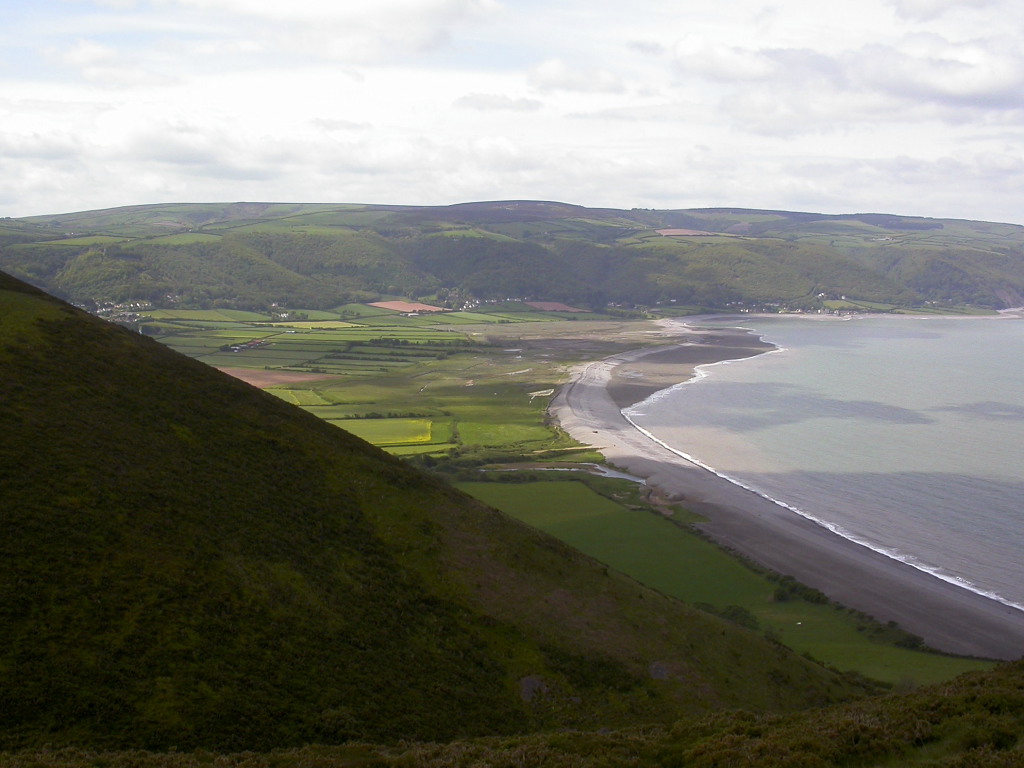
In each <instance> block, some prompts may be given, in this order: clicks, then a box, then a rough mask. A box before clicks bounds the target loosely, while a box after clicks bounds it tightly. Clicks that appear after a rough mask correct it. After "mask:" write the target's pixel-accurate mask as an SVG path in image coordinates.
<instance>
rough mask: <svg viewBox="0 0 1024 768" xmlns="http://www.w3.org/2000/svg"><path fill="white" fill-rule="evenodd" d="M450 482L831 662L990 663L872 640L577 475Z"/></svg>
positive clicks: (879, 666) (948, 669) (613, 485)
mask: <svg viewBox="0 0 1024 768" xmlns="http://www.w3.org/2000/svg"><path fill="white" fill-rule="evenodd" d="M589 482H590V483H594V481H589ZM602 482H603V485H604V486H605V487H606V490H607V492H609V493H612V494H614V495H618V496H619V497H620V498H622V499H623V500H629V499H631V497H632V496H633V491H631V489H629V488H628V487H627V486H624V485H623V484H624V483H627V481H602ZM459 487H460V488H461V489H462V490H464V491H466V492H467V493H470V494H471V495H473V496H476V497H477V498H479V499H481V500H482V501H485V502H487V503H488V504H491V505H493V506H495V507H497V508H498V509H501V510H502V511H503V512H506V513H507V514H510V515H512V516H513V517H515V518H517V519H519V520H522V521H523V522H526V523H529V524H530V525H532V526H534V527H536V528H539V529H541V530H543V531H545V532H546V533H550V534H552V535H554V536H557V537H558V538H560V539H562V540H563V541H565V542H566V543H568V544H571V545H572V546H574V547H576V548H578V549H580V550H581V551H583V552H586V553H587V554H589V555H591V556H593V557H595V558H597V559H598V560H600V561H601V562H603V563H607V564H608V565H609V566H611V567H613V568H615V569H616V570H619V571H622V572H623V573H626V574H628V575H630V576H632V577H633V578H635V579H637V580H638V581H640V582H641V583H643V584H645V585H647V586H649V587H653V588H654V589H657V590H658V591H660V592H663V593H664V594H667V595H671V596H672V597H678V598H680V599H682V600H685V601H687V602H690V603H694V604H701V603H706V604H710V605H711V606H713V607H714V608H715V609H717V610H718V611H719V612H727V611H728V609H729V608H730V606H738V607H740V608H742V609H744V610H745V611H747V612H749V614H750V615H751V616H753V617H754V618H755V619H756V620H757V625H758V626H759V628H760V629H762V630H763V631H768V632H769V633H770V634H771V635H772V636H774V637H777V638H778V639H780V640H781V641H782V642H783V643H785V644H786V645H788V646H789V647H791V648H793V649H794V650H797V651H799V652H801V653H808V654H810V655H811V656H813V657H814V658H816V659H819V660H821V661H823V662H825V663H826V664H829V665H831V666H833V667H836V668H838V669H843V670H856V671H857V672H859V673H861V674H864V675H866V676H869V677H871V678H873V679H877V680H882V681H884V682H888V683H890V684H893V685H901V686H916V685H921V684H925V683H933V682H939V681H942V680H948V679H949V678H951V677H953V676H955V675H957V674H960V673H962V672H966V671H971V670H978V669H985V668H988V667H990V666H991V664H990V663H988V662H983V661H975V660H969V659H959V658H953V657H949V656H944V655H940V654H934V653H925V652H919V651H912V650H908V649H905V648H899V647H896V646H894V645H892V644H891V643H886V642H879V641H877V640H874V639H872V637H871V635H870V634H869V633H867V632H866V631H859V630H858V626H861V627H864V628H865V629H866V630H867V629H870V627H871V626H872V625H871V623H870V622H867V621H865V620H864V619H863V618H860V617H858V616H856V615H854V614H851V613H849V612H847V611H845V610H843V609H841V608H838V607H836V606H834V605H831V604H814V603H810V602H807V601H805V600H799V599H793V600H786V601H779V600H777V599H775V595H776V592H777V590H778V587H779V585H778V583H777V582H776V581H773V580H771V579H770V578H768V577H767V576H766V575H765V574H764V573H763V572H759V571H756V570H753V569H751V568H748V567H747V566H745V565H744V564H743V563H741V562H740V561H739V560H737V559H735V558H734V557H732V556H730V555H728V554H726V553H725V552H723V551H722V550H721V549H719V548H718V547H717V546H715V545H714V544H712V543H710V542H708V541H707V540H705V539H704V538H702V537H701V536H699V535H697V534H696V533H693V532H692V531H690V530H688V529H687V527H686V526H685V525H680V524H678V523H676V522H674V521H673V520H670V519H667V518H665V517H664V516H662V515H660V514H658V513H657V512H655V511H653V510H652V509H651V508H650V507H647V506H638V505H636V504H633V505H630V506H626V505H625V504H623V503H621V502H620V501H617V500H614V499H613V498H608V497H607V496H604V495H601V494H598V493H597V492H596V491H594V490H593V489H592V488H591V487H590V485H587V484H584V483H583V482H567V481H565V480H544V481H536V482H528V483H510V482H462V483H459ZM613 489H614V490H613ZM631 500H632V501H636V499H635V498H632V499H631ZM736 615H737V616H740V617H742V616H743V614H742V613H738V612H737V613H736Z"/></svg>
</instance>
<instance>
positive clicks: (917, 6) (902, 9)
mask: <svg viewBox="0 0 1024 768" xmlns="http://www.w3.org/2000/svg"><path fill="white" fill-rule="evenodd" d="M889 2H890V3H891V5H893V6H894V7H895V9H896V12H897V13H898V14H899V15H900V16H902V17H904V18H907V19H915V20H929V19H935V18H938V17H939V16H942V15H943V14H945V13H946V12H948V11H951V10H954V9H962V8H970V9H979V10H980V9H984V8H988V7H991V6H992V5H995V4H996V2H997V0H889Z"/></svg>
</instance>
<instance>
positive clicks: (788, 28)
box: [0, 0, 1024, 220]
mask: <svg viewBox="0 0 1024 768" xmlns="http://www.w3.org/2000/svg"><path fill="white" fill-rule="evenodd" d="M19 9H20V10H19V13H17V14H11V13H8V14H6V16H5V23H4V25H2V26H0V52H2V53H0V57H2V58H0V94H2V95H0V215H19V214H25V213H44V212H53V211H59V210H76V209H82V208H86V207H96V206H97V205H117V204H129V203H139V202H156V201H161V200H173V199H179V200H197V199H203V200H218V199H220V200H237V199H269V200H273V199H292V200H311V201H316V200H333V201H339V202H345V201H355V202H360V201H363V202H389V203H425V204H440V203H450V202H459V201H464V200H474V199H485V198H509V197H533V198H547V199H552V198H553V199H563V200H566V201H568V202H576V203H581V204H584V205H612V206H621V207H627V208H628V207H633V206H650V205H658V206H661V207H677V206H687V205H746V206H750V207H776V208H787V207H790V208H792V207H806V208H810V209H821V208H826V207H828V208H831V209H832V210H868V209H873V210H885V209H889V210H892V211H894V212H908V213H920V214H923V215H963V216H975V217H980V218H995V219H998V218H1006V219H1011V220H1024V213H1022V211H1024V204H1022V203H1024V199H1022V195H1024V192H1022V190H1021V188H1020V186H1021V185H1020V182H1019V181H1018V180H1019V179H1020V178H1021V177H1022V174H1021V169H1020V162H1021V153H1020V151H1019V149H1018V148H1019V147H1020V146H1024V104H1022V99H1021V94H1024V55H1022V54H1021V53H1020V52H1019V41H1018V40H1017V39H1016V38H1017V31H1018V30H1019V29H1020V28H1022V26H1024V5H1021V4H1019V3H1013V2H1010V1H1009V0H975V1H974V2H970V1H969V0H964V1H962V2H956V3H953V2H947V1H946V0H931V1H926V0H858V1H857V2H854V0H833V2H832V3H829V4H823V3H820V1H819V2H816V1H814V0H787V2H786V3H774V4H771V5H768V4H766V3H765V2H764V0H735V2H733V3H729V4H717V5H715V4H697V5H694V4H690V5H689V6H687V7H685V8H681V7H680V6H679V4H678V3H674V2H671V0H635V2H634V3H632V4H631V5H630V6H629V7H628V8H627V7H625V6H623V5H622V4H621V3H618V2H614V0H547V1H546V2H541V1H540V0H516V2H511V0H507V1H505V2H498V1H497V0H378V2H375V3H354V2H347V1H346V2H341V1H339V0H330V2H328V0H303V1H302V2H293V3H282V2H280V0H136V2H131V0H36V1H35V2H34V3H24V4H23V5H21V6H19ZM953 190H955V192H954V191H953ZM996 192H997V194H996ZM957 209H959V210H957ZM982 211H986V212H987V213H981V212H982Z"/></svg>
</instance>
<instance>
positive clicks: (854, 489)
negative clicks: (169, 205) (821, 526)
mask: <svg viewBox="0 0 1024 768" xmlns="http://www.w3.org/2000/svg"><path fill="white" fill-rule="evenodd" d="M738 324H740V325H742V326H743V327H748V328H751V329H753V330H754V332H755V333H757V334H758V335H760V336H762V337H764V338H765V339H766V340H767V341H771V342H773V343H775V344H777V345H779V346H780V347H781V348H782V349H781V351H779V352H773V353H770V354H765V355H760V356H758V357H756V358H750V359H747V360H742V361H736V362H731V363H724V364H716V365H712V366H706V367H703V368H702V374H703V376H701V377H700V378H698V379H696V380H694V381H692V382H690V383H687V384H684V385H682V386H679V387H675V388H673V389H672V390H667V391H665V392H662V393H659V394H658V395H655V396H654V397H653V398H651V399H649V400H647V401H645V402H643V403H640V404H638V405H637V406H634V407H633V408H632V409H629V411H628V412H627V415H628V416H629V417H630V418H631V419H633V421H634V422H635V423H636V424H637V425H638V426H640V427H642V428H644V429H646V430H648V431H649V432H651V433H652V434H653V435H655V436H656V437H657V438H658V439H660V440H662V441H663V442H665V443H667V444H668V445H670V446H672V447H673V448H676V449H678V450H679V451H681V452H683V453H685V454H688V455H690V456H693V457H694V458H696V459H698V460H699V461H700V462H701V463H703V464H705V465H707V466H709V467H710V468H713V469H714V471H716V472H718V473H720V474H723V475H725V476H728V477H729V478H731V479H733V480H735V481H738V482H740V483H742V484H743V485H746V486H747V487H750V488H752V489H754V490H757V491H758V492H760V493H762V494H764V495H766V496H768V497H770V498H772V499H775V500H777V501H779V502H782V503H784V504H786V505H789V506H791V507H792V508H794V509H795V510H798V511H799V512H800V513H802V514H806V515H808V516H810V517H813V518H815V519H817V520H820V521H822V522H824V523H826V524H828V525H829V527H832V528H834V529H836V530H837V531H839V532H840V533H842V534H843V535H846V536H848V537H850V538H853V539H855V540H857V541H860V542H862V543H865V544H867V545H868V546H871V547H873V548H875V549H878V550H881V551H884V552H886V553H888V554H890V555H892V556H894V557H898V558H900V559H902V560H905V561H907V562H910V563H912V564H914V565H916V566H918V567H921V568H923V569H925V570H929V571H932V572H934V573H936V575H939V576H941V577H942V578H946V579H948V580H951V581H957V582H958V583H961V584H963V585H964V586H967V587H968V588H972V589H975V590H976V591H980V592H984V593H986V594H992V595H995V596H998V597H999V598H1001V599H1003V600H1004V601H1007V602H1011V603H1014V604H1017V605H1022V606H1024V320H1016V319H998V320H996V319H970V320H955V319H938V318H898V317H880V318H879V317H876V318H857V319H853V320H835V319H809V318H763V319H762V318H756V319H754V318H750V319H744V321H743V322H741V323H738Z"/></svg>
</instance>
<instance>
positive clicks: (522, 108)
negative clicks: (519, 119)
mask: <svg viewBox="0 0 1024 768" xmlns="http://www.w3.org/2000/svg"><path fill="white" fill-rule="evenodd" d="M454 104H455V106H457V107H466V108H468V109H477V110H480V111H482V112H493V111H502V110H505V111H511V112H533V111H535V110H538V109H540V108H541V107H543V106H544V103H543V102H541V101H538V100H537V99H526V98H513V97H512V96H504V95H501V94H496V93H467V94H466V95H465V96H460V97H459V98H457V99H456V100H455V102H454Z"/></svg>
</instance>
